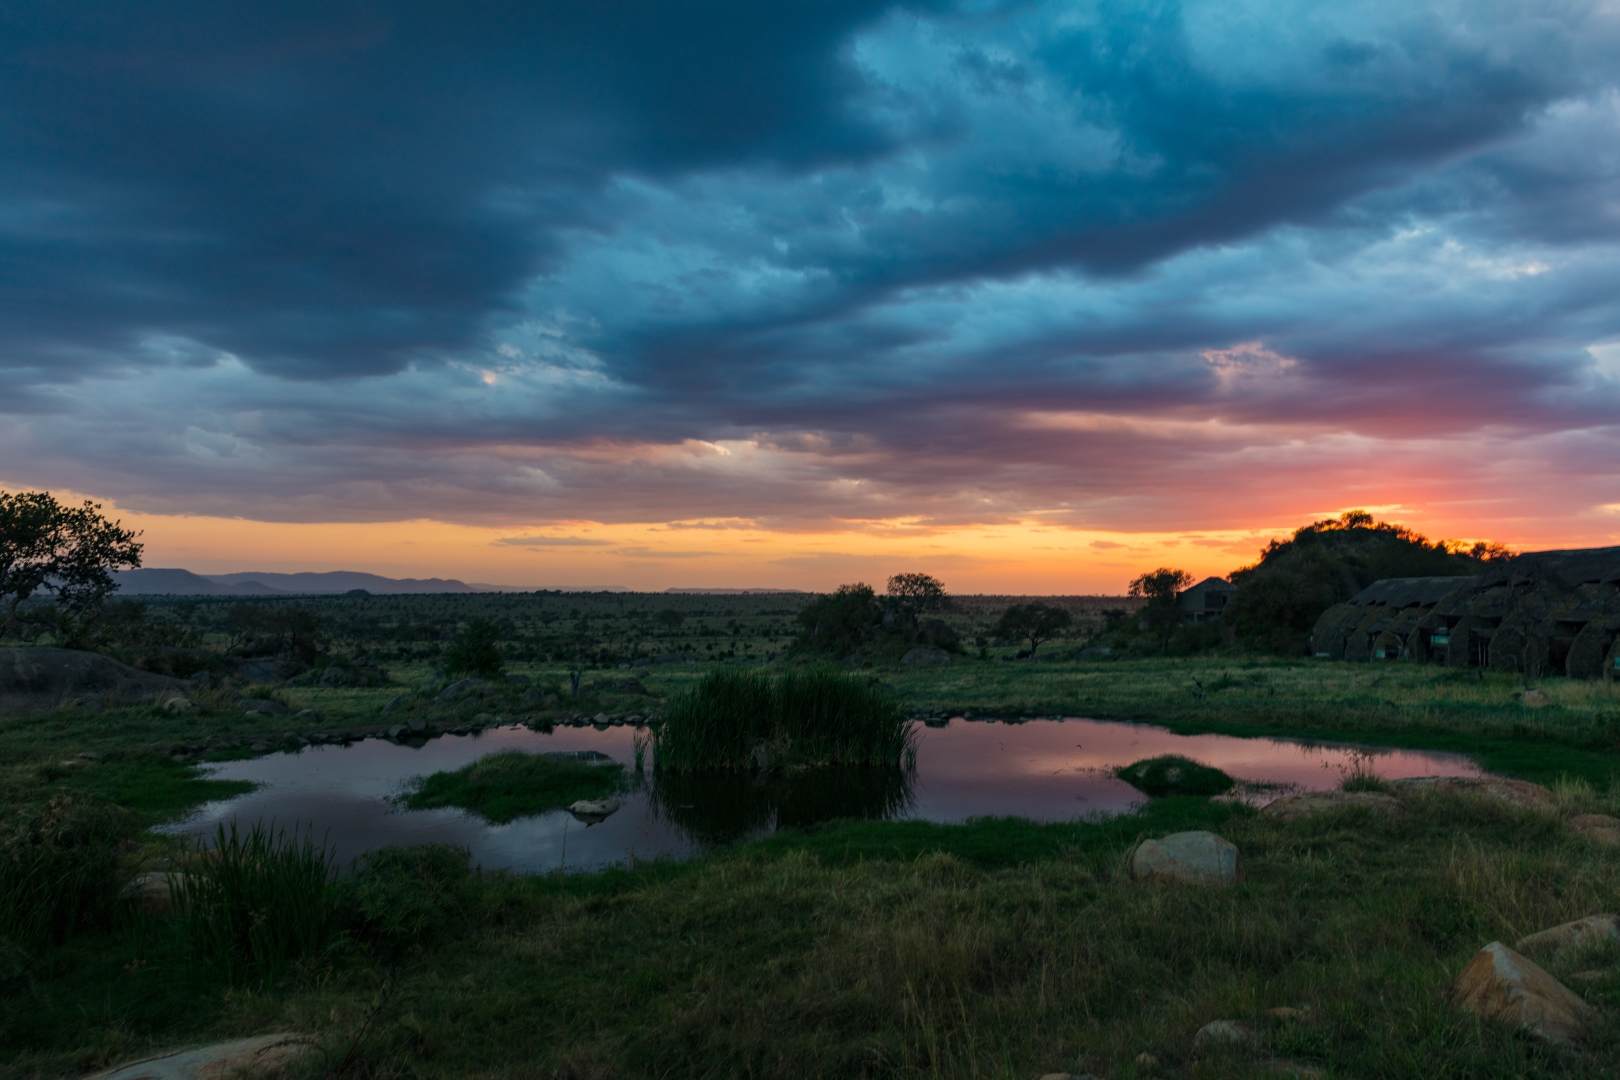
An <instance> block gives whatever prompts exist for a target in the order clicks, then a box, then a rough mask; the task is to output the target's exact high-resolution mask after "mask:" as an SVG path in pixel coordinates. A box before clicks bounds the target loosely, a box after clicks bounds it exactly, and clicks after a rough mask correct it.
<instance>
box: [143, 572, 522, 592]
mask: <svg viewBox="0 0 1620 1080" xmlns="http://www.w3.org/2000/svg"><path fill="white" fill-rule="evenodd" d="M113 580H114V581H116V582H118V586H119V588H118V592H119V594H120V595H122V596H331V595H335V594H341V593H346V592H351V591H353V590H355V589H364V590H366V592H369V593H376V594H378V595H382V596H389V595H401V594H419V593H470V592H486V591H488V592H493V591H496V590H495V589H494V588H487V589H486V588H474V587H473V586H471V585H468V584H467V583H466V582H464V581H457V580H456V579H454V578H388V577H383V576H382V575H380V574H366V573H361V572H359V571H356V570H329V571H326V572H325V573H319V574H316V573H303V574H282V573H273V572H270V571H263V572H256V571H244V572H241V573H236V574H194V573H192V572H191V571H190V570H181V569H178V568H175V569H161V568H156V567H154V568H151V569H140V570H115V571H113Z"/></svg>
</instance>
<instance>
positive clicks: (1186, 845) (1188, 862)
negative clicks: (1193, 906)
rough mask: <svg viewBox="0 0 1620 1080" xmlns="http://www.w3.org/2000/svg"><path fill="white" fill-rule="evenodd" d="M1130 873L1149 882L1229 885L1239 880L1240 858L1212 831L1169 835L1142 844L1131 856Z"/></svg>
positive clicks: (1233, 846) (1228, 843) (1227, 841)
mask: <svg viewBox="0 0 1620 1080" xmlns="http://www.w3.org/2000/svg"><path fill="white" fill-rule="evenodd" d="M1131 874H1132V875H1133V876H1134V877H1138V878H1143V879H1146V880H1149V881H1183V882H1187V883H1189V884H1194V885H1231V884H1233V883H1234V882H1238V881H1242V880H1243V857H1242V856H1241V855H1239V854H1238V849H1237V846H1236V845H1235V844H1233V843H1232V842H1231V841H1229V840H1225V839H1223V838H1221V837H1219V836H1216V835H1215V834H1214V833H1212V832H1204V831H1202V830H1198V831H1195V832H1179V833H1172V834H1171V835H1169V836H1167V837H1165V838H1164V839H1163V840H1144V841H1142V843H1141V844H1139V845H1138V846H1137V848H1136V851H1135V853H1134V854H1132V855H1131Z"/></svg>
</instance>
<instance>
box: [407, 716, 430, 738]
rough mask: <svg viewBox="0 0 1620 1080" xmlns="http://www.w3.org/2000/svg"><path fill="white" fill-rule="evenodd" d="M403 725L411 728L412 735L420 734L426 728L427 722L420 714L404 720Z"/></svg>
mask: <svg viewBox="0 0 1620 1080" xmlns="http://www.w3.org/2000/svg"><path fill="white" fill-rule="evenodd" d="M405 726H406V727H408V728H410V729H411V734H412V735H420V734H422V733H423V732H424V731H426V730H427V729H428V722H427V721H426V720H424V719H423V718H422V717H420V716H413V717H411V718H410V719H409V720H407V721H405Z"/></svg>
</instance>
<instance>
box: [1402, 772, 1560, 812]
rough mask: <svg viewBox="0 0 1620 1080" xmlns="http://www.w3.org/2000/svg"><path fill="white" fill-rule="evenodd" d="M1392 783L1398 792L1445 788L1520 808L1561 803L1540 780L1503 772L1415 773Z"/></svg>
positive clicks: (1406, 793) (1405, 792)
mask: <svg viewBox="0 0 1620 1080" xmlns="http://www.w3.org/2000/svg"><path fill="white" fill-rule="evenodd" d="M1389 786H1390V787H1392V788H1394V789H1395V794H1396V795H1399V796H1406V795H1411V794H1413V793H1415V792H1420V791H1443V792H1448V793H1452V794H1458V795H1478V796H1482V797H1484V798H1487V799H1494V800H1495V801H1497V802H1501V803H1507V804H1508V805H1509V806H1516V807H1519V808H1520V809H1521V810H1553V809H1556V808H1557V806H1558V800H1557V798H1556V797H1554V795H1553V793H1552V792H1551V791H1549V790H1547V789H1546V788H1544V787H1542V786H1541V785H1540V784H1532V783H1530V782H1529V781H1528V780H1509V779H1507V778H1505V777H1501V776H1412V777H1407V778H1406V779H1404V780H1391V781H1390V782H1389Z"/></svg>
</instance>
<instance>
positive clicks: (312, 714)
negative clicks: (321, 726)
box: [294, 709, 321, 724]
mask: <svg viewBox="0 0 1620 1080" xmlns="http://www.w3.org/2000/svg"><path fill="white" fill-rule="evenodd" d="M294 715H295V716H297V717H298V719H300V720H309V721H311V722H313V723H316V724H318V723H320V722H321V714H320V713H318V712H316V711H315V710H314V709H299V710H298V712H296V713H295V714H294Z"/></svg>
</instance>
